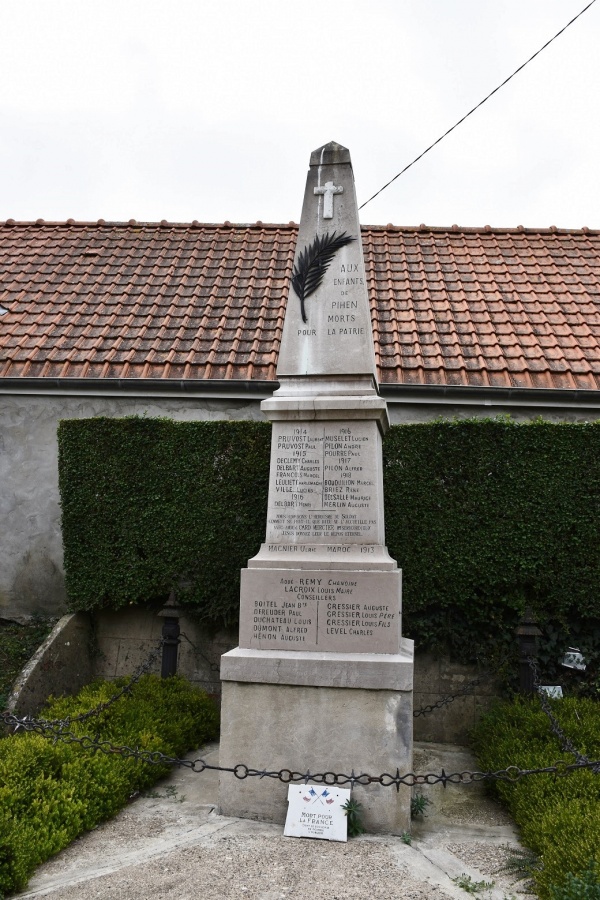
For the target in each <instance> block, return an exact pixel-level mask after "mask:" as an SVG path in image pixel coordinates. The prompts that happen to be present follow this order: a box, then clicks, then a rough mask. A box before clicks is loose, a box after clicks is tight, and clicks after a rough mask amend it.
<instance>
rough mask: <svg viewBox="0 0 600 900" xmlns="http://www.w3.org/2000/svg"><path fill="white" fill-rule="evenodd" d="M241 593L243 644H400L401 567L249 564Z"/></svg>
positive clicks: (390, 648)
mask: <svg viewBox="0 0 600 900" xmlns="http://www.w3.org/2000/svg"><path fill="white" fill-rule="evenodd" d="M241 593H242V597H243V598H244V602H243V603H242V608H241V611H240V647H254V648H256V649H265V650H269V649H273V650H275V649H285V650H331V651H333V652H335V651H343V650H345V651H347V652H355V653H359V652H363V653H397V652H398V650H399V647H400V573H399V572H397V571H396V572H377V571H367V572H364V571H356V570H354V571H343V572H336V571H335V570H329V571H328V570H327V569H325V568H323V569H244V570H242V591H241ZM252 597H254V600H252Z"/></svg>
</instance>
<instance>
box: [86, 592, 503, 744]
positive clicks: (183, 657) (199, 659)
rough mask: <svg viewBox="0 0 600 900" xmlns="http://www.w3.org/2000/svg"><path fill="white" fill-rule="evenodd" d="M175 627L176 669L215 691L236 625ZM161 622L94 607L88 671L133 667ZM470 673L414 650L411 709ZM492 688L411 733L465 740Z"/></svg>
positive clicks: (139, 613) (132, 611) (119, 671)
mask: <svg viewBox="0 0 600 900" xmlns="http://www.w3.org/2000/svg"><path fill="white" fill-rule="evenodd" d="M180 627H181V631H182V638H181V644H180V648H179V658H178V672H180V673H181V674H182V675H184V676H185V677H186V678H187V679H188V680H189V681H191V682H193V683H194V684H196V685H198V686H199V687H201V688H203V690H205V691H207V692H208V693H209V694H212V695H213V696H218V695H219V694H220V692H221V682H220V678H219V663H220V658H221V655H222V654H223V653H226V652H227V651H228V650H231V649H232V648H233V647H236V646H237V645H238V634H237V629H232V630H230V631H219V632H217V633H216V634H215V633H211V632H207V631H206V629H204V628H202V627H201V626H198V625H197V624H196V623H195V622H193V621H192V620H191V619H189V618H185V617H184V618H182V619H181V620H180ZM161 628H162V619H161V618H159V616H157V615H156V614H155V613H152V612H149V611H147V610H142V609H138V608H137V607H128V608H126V609H122V610H118V611H116V612H111V611H101V612H99V613H96V615H95V616H94V643H95V647H96V655H95V659H94V663H93V666H94V674H95V675H96V676H97V677H102V678H116V677H118V676H119V675H129V674H131V673H133V672H134V671H135V669H136V668H137V667H138V666H139V665H140V664H141V663H142V662H144V660H146V659H147V658H148V656H149V654H150V653H151V652H152V649H153V648H155V647H156V646H157V643H158V640H159V638H160V634H161ZM150 671H151V672H154V673H156V674H158V673H160V660H158V659H157V660H156V662H155V663H154V665H153V666H152V668H151V669H150ZM476 675H477V672H476V670H475V668H474V667H472V666H461V665H459V664H458V663H453V662H450V661H449V660H448V659H446V658H444V657H441V658H438V657H434V656H432V655H431V654H427V653H415V672H414V709H415V710H417V709H419V708H420V707H422V706H427V705H429V704H432V703H436V702H437V701H438V700H440V699H442V698H443V697H448V696H450V695H453V694H455V693H456V691H457V690H460V688H462V687H464V686H465V684H467V682H469V681H471V680H472V679H473V678H475V677H476ZM498 693H499V688H498V685H497V684H496V683H495V682H493V681H490V682H484V683H483V684H481V685H479V686H478V687H477V688H476V689H475V691H473V693H471V694H469V695H467V696H466V697H459V698H458V699H456V700H454V701H453V702H452V703H449V704H447V705H445V706H444V707H442V708H441V709H436V710H434V711H433V712H431V713H430V714H428V715H424V716H417V717H416V718H415V720H414V739H415V740H417V741H434V742H438V743H454V744H465V743H466V742H467V736H468V732H469V729H470V728H472V727H473V725H474V724H475V722H476V721H477V719H478V717H479V716H480V715H481V713H482V712H483V710H484V709H487V708H488V707H489V705H490V703H491V702H493V700H494V697H496V696H498Z"/></svg>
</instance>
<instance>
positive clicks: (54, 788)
mask: <svg viewBox="0 0 600 900" xmlns="http://www.w3.org/2000/svg"><path fill="white" fill-rule="evenodd" d="M122 683H123V681H118V682H114V681H113V682H99V683H95V684H93V685H90V686H88V687H86V688H84V689H83V690H82V691H81V692H80V694H79V695H78V696H77V697H69V698H63V699H60V700H55V701H51V702H50V703H49V705H48V706H47V707H46V709H45V710H44V711H43V712H42V714H41V715H42V716H43V717H45V718H48V719H57V718H60V719H63V718H66V717H68V716H75V715H77V714H79V713H81V712H86V711H87V710H89V709H91V708H93V707H95V706H96V705H97V704H98V703H101V702H103V701H105V700H107V699H109V698H110V697H111V696H112V695H113V694H114V692H115V690H116V688H118V687H119V686H120V685H121V684H122ZM70 728H71V730H72V731H73V732H75V733H76V734H79V735H82V734H91V735H92V736H94V737H96V736H98V737H99V738H100V739H101V740H110V741H111V742H112V743H114V744H116V745H119V746H121V745H122V746H130V747H136V748H139V749H141V750H159V751H161V752H163V753H166V754H168V755H171V756H181V755H182V754H184V753H185V752H186V751H188V750H191V749H193V748H196V747H199V746H200V745H201V744H202V743H204V742H205V741H207V740H209V739H211V738H214V737H216V735H217V731H218V714H217V710H216V708H215V705H214V703H213V701H212V700H211V699H210V698H209V697H208V696H207V695H206V694H204V693H203V692H202V691H199V690H197V689H196V688H194V687H192V686H191V685H190V684H189V683H187V682H186V681H184V680H183V679H181V678H178V677H174V678H168V679H164V680H161V679H159V678H156V677H154V676H144V677H143V678H142V679H141V680H140V681H139V682H138V684H137V685H135V686H134V687H133V688H132V691H131V693H130V694H125V695H124V696H123V697H122V698H121V699H120V700H118V701H117V702H116V703H115V704H114V705H113V706H112V707H110V708H109V709H108V710H106V712H104V713H102V714H101V715H100V716H98V717H95V718H93V719H90V720H88V721H86V722H81V723H80V724H77V723H74V724H73V725H72V726H70ZM166 771H167V769H166V768H165V767H164V766H156V765H150V764H147V763H142V762H138V761H137V760H135V759H125V758H123V757H120V756H118V755H110V756H108V755H105V754H103V753H95V754H91V753H90V752H89V751H85V750H83V749H82V748H81V747H80V746H78V745H77V744H67V743H62V742H60V741H59V742H57V743H53V742H52V740H49V739H47V738H44V737H43V736H41V735H39V734H35V733H17V734H14V735H11V736H8V737H6V738H4V739H3V740H0V897H1V896H3V894H4V893H6V892H9V891H15V890H19V889H22V888H23V887H24V886H25V885H26V883H27V880H28V878H29V877H30V876H31V874H32V872H33V871H34V869H35V867H36V866H38V865H39V864H40V863H41V862H43V861H44V860H46V859H48V857H50V856H52V855H53V854H55V853H58V851H59V850H62V849H63V847H66V846H67V845H68V844H69V843H70V842H71V841H72V840H73V839H74V838H75V837H77V835H79V834H81V833H82V832H84V831H87V830H89V829H91V828H94V827H95V826H96V825H97V824H98V823H99V822H102V821H103V820H104V819H107V818H109V817H110V816H112V815H114V814H115V813H116V812H118V810H119V809H121V808H122V807H123V806H124V805H125V804H126V803H127V801H128V799H129V798H130V797H131V795H132V794H133V793H134V792H135V791H139V790H143V789H145V788H147V787H149V786H150V785H152V784H154V782H156V781H157V780H158V779H159V778H161V777H162V776H163V775H165V774H166ZM198 777H201V776H198Z"/></svg>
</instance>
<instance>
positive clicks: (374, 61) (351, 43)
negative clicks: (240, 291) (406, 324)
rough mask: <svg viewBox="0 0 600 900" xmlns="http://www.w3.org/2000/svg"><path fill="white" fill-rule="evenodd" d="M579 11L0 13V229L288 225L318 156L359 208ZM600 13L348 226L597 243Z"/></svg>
mask: <svg viewBox="0 0 600 900" xmlns="http://www.w3.org/2000/svg"><path fill="white" fill-rule="evenodd" d="M585 4H586V0H498V2H491V0H344V2H332V0H168V2H167V0H161V2H156V0H19V2H14V3H9V2H8V0H4V3H3V4H2V9H1V19H0V57H1V59H2V79H1V85H0V179H1V185H0V204H1V205H0V219H5V218H9V217H12V218H15V219H26V220H29V219H37V218H40V217H41V218H44V219H47V220H64V219H67V218H74V219H78V220H81V219H84V220H89V219H92V220H95V219H97V218H100V217H102V218H104V219H106V220H127V219H130V218H135V219H138V220H145V221H156V220H161V219H168V220H169V221H191V220H192V219H198V220H199V221H201V222H219V221H223V220H226V219H228V220H230V221H232V222H254V221H256V220H258V219H260V220H262V221H264V222H287V221H290V220H294V221H298V219H299V216H300V210H301V204H302V194H303V190H304V180H305V175H306V168H307V165H308V160H309V155H310V152H311V150H313V149H315V148H316V147H319V146H320V145H322V144H324V143H327V142H328V141H330V140H336V141H338V142H339V143H341V144H344V145H345V146H347V147H349V148H350V151H351V154H352V161H353V165H354V174H355V178H356V183H357V192H358V197H359V203H361V202H363V201H364V200H366V199H367V197H368V196H370V195H371V194H372V193H374V191H376V190H377V189H378V188H379V187H381V185H382V184H383V183H384V182H386V181H388V180H389V179H390V178H391V177H392V176H393V175H394V174H395V173H396V172H398V171H399V170H400V169H401V168H402V167H403V166H404V165H406V164H407V163H408V162H410V161H411V160H412V159H413V158H414V157H415V156H416V155H417V154H419V153H420V152H421V151H422V150H424V149H425V147H426V146H427V145H428V144H430V143H431V142H432V141H433V140H435V139H436V138H437V137H438V136H439V135H440V134H441V133H442V132H443V131H445V130H446V129H447V128H448V127H449V126H450V125H452V124H453V123H454V122H455V121H456V120H457V119H458V118H460V117H461V116H462V115H464V113H465V112H467V111H468V110H469V109H470V108H471V107H472V106H474V105H475V104H476V103H477V102H478V101H479V100H481V99H482V97H483V96H485V94H487V93H488V92H489V91H490V90H492V89H493V88H494V87H496V85H497V84H498V83H499V82H501V81H502V80H503V79H504V78H505V77H506V76H507V75H509V74H510V73H511V72H512V71H513V70H514V69H515V68H516V67H517V66H518V65H520V64H521V63H522V62H524V61H525V59H527V57H529V56H530V55H531V54H532V53H533V52H534V51H535V50H537V49H538V48H539V47H540V46H541V45H542V44H543V43H544V42H545V41H546V40H548V38H550V37H551V36H552V35H553V34H554V33H555V32H556V31H558V30H559V28H561V27H562V26H563V25H564V24H565V23H566V22H567V21H568V20H569V19H570V18H572V17H573V16H574V15H575V14H576V13H577V12H578V11H579V10H580V9H582V8H583V7H584V6H585ZM599 45H600V0H599V2H597V3H596V4H595V5H594V6H592V7H591V9H590V10H589V11H588V12H586V13H585V14H584V15H583V16H582V17H581V19H579V20H578V21H577V22H575V23H574V24H573V25H572V26H571V27H570V28H569V29H568V30H567V31H566V32H565V34H564V35H562V36H561V37H560V38H558V39H557V41H555V42H554V43H553V44H551V46H550V47H549V48H547V49H546V50H545V51H544V52H543V53H542V54H541V55H540V57H539V58H537V59H536V60H534V61H533V62H532V63H531V64H530V65H529V66H527V68H526V69H525V70H524V71H523V72H522V73H520V74H519V75H518V76H517V77H516V78H515V79H514V80H513V81H511V82H510V84H509V85H507V86H506V87H505V88H503V89H502V91H501V92H499V94H497V95H496V96H495V97H493V98H492V99H491V100H489V101H488V103H486V104H485V105H484V106H483V107H482V108H481V109H480V110H479V111H478V112H477V113H475V114H474V115H473V116H471V117H470V118H469V119H468V120H467V122H466V123H464V124H463V125H461V126H460V127H459V128H458V129H457V131H456V132H454V133H453V134H452V135H450V136H449V137H448V138H446V139H445V140H444V141H443V142H442V144H440V146H439V147H437V148H435V149H434V150H432V151H431V152H430V153H429V154H428V155H427V156H426V157H425V158H424V159H423V160H422V161H421V162H419V163H417V165H416V166H414V167H413V168H412V169H411V170H410V171H409V172H407V173H406V174H405V175H403V176H402V177H401V178H399V179H398V180H397V181H396V182H395V183H394V184H393V185H392V186H391V187H390V188H388V189H387V190H386V191H385V192H384V193H383V194H382V195H381V196H380V197H378V198H377V199H376V200H374V201H372V202H371V203H370V204H369V205H368V206H367V207H366V208H365V209H364V210H362V212H361V220H362V222H363V223H365V224H386V223H388V222H392V223H394V224H397V225H400V224H402V225H414V224H417V225H418V224H419V223H420V222H425V223H427V224H429V225H452V224H453V223H457V224H459V225H485V224H490V225H492V226H516V225H520V224H522V225H525V226H545V227H547V226H549V225H558V226H559V227H569V228H578V227H581V226H583V225H587V226H589V227H591V228H599V227H600V179H599V177H598V170H599V167H600V152H599V151H600V141H599V137H600V117H599V105H600V103H599V94H600V91H599V88H600V52H599V49H598V48H599Z"/></svg>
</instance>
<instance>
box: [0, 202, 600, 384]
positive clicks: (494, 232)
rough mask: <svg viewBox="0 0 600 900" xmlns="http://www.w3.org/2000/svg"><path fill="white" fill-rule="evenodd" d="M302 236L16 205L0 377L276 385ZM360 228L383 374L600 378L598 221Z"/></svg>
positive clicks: (4, 282) (0, 277)
mask: <svg viewBox="0 0 600 900" xmlns="http://www.w3.org/2000/svg"><path fill="white" fill-rule="evenodd" d="M296 235H297V226H295V225H294V224H293V223H290V224H289V225H263V224H262V223H260V222H259V223H256V224H255V225H231V224H229V223H225V224H222V225H199V224H198V223H197V222H194V223H192V224H191V225H173V224H169V223H167V222H162V223H160V224H146V223H136V222H134V221H132V222H130V223H129V224H111V223H104V222H103V221H102V220H100V221H99V222H98V223H75V222H72V220H69V221H68V222H67V223H44V222H42V221H41V220H40V221H38V223H14V222H12V220H10V219H9V220H8V221H7V223H6V224H4V225H0V376H1V377H5V378H18V377H39V378H45V377H52V378H65V377H67V378H77V379H81V378H121V379H140V378H144V379H145V378H159V379H166V380H169V379H203V380H205V379H211V380H212V379H226V380H232V381H235V380H247V379H248V380H249V379H254V380H258V381H272V380H274V379H275V377H276V376H275V371H276V364H277V352H278V348H279V340H280V336H281V328H282V325H283V315H284V303H285V298H286V296H287V290H288V284H289V278H290V274H291V268H292V261H293V256H294V248H295V243H296ZM362 235H363V245H364V252H365V263H366V270H367V276H368V283H369V289H370V296H371V305H372V314H373V330H374V336H375V347H376V353H377V360H378V365H379V372H380V379H381V381H382V382H387V383H390V384H417V385H427V384H429V385H442V386H445V385H459V386H460V385H463V386H484V387H489V386H491V387H502V388H506V387H512V388H514V387H517V388H550V389H553V388H559V389H561V388H562V389H571V390H572V389H578V390H598V389H599V388H600V232H598V231H590V230H588V229H582V230H579V231H564V230H559V229H556V228H550V229H535V230H534V229H523V228H517V229H491V228H489V227H486V228H457V227H456V226H453V227H452V228H427V227H425V226H420V227H418V228H404V227H394V226H391V225H390V226H387V227H369V226H367V227H363V229H362ZM3 309H4V310H7V312H6V313H3V312H2V310H3Z"/></svg>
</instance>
